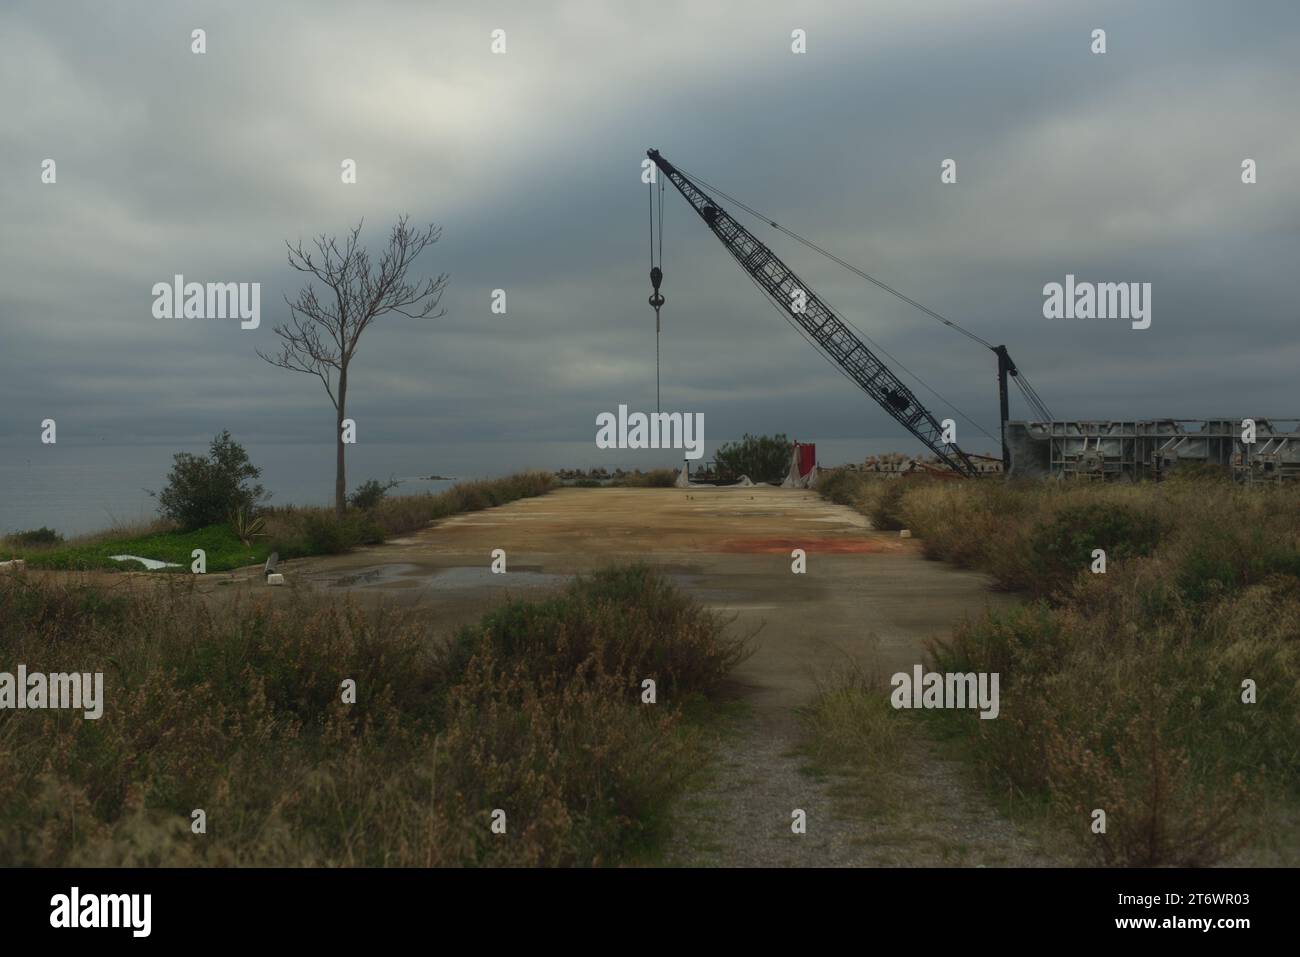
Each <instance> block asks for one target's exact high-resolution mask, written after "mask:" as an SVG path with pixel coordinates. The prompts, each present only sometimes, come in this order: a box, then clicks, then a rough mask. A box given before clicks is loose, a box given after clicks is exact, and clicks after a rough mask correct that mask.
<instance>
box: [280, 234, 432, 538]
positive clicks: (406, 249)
mask: <svg viewBox="0 0 1300 957" xmlns="http://www.w3.org/2000/svg"><path fill="white" fill-rule="evenodd" d="M408 220H409V217H407V216H402V217H401V218H399V219H398V220H397V225H395V226H394V227H393V231H392V233H391V234H390V235H389V237H388V246H387V248H385V249H384V251H383V253H382V254H381V255H380V257H379V263H378V268H377V269H376V268H374V267H373V266H372V263H371V260H370V254H369V253H368V252H367V251H366V249H365V248H364V247H363V246H362V245H361V244H360V241H359V240H360V236H361V225H362V224H361V223H357V225H356V226H355V227H354V228H353V229H352V230H350V231H349V232H348V234H347V236H346V237H344V238H343V240H342V243H341V245H340V241H339V240H337V239H334V238H330V237H327V236H324V235H321V236H318V237H317V238H316V240H315V242H314V246H315V251H314V252H313V251H311V250H308V249H304V248H303V244H302V240H299V241H298V244H297V245H296V246H294V245H290V244H289V243H288V242H286V243H285V246H287V247H288V250H289V265H290V266H292V267H293V268H294V269H296V270H297V271H298V272H302V273H307V274H309V275H310V276H313V277H315V278H316V279H318V280H320V282H321V283H322V284H323V285H324V286H325V287H326V291H325V292H324V293H323V294H322V296H323V300H324V301H322V298H320V297H317V295H316V288H315V286H314V285H313V284H312V283H311V282H310V281H309V282H308V284H307V286H306V287H304V288H303V289H302V290H301V291H299V293H298V298H297V300H290V299H289V297H288V296H286V297H285V300H284V301H285V303H286V304H287V305H288V306H289V316H290V321H289V322H288V323H287V324H286V325H280V326H276V327H275V334H276V335H277V336H279V337H280V339H281V344H280V352H279V354H278V355H274V356H271V355H267V354H266V353H264V352H262V351H261V350H260V349H259V350H258V351H257V354H258V355H259V356H261V357H262V358H263V359H265V360H266V361H267V362H269V363H271V365H274V366H279V367H280V368H281V369H289V370H290V371H293V372H307V373H310V374H311V375H314V376H317V377H319V378H320V380H321V382H322V383H324V385H325V391H326V393H328V394H329V397H330V401H331V402H332V403H334V411H335V413H336V416H335V419H336V421H335V430H334V441H335V442H336V443H337V446H338V460H337V470H336V472H335V476H334V510H335V511H336V512H337V513H338V515H339V516H342V515H343V510H344V508H345V507H346V505H347V485H346V481H345V467H344V456H343V448H344V446H343V420H344V419H345V418H346V417H347V415H346V412H345V411H344V410H345V408H346V405H347V397H348V366H349V365H351V363H352V358H353V356H355V355H356V351H357V343H358V342H359V341H360V339H361V333H363V332H365V331H366V330H367V329H369V328H370V324H371V323H373V322H374V321H375V320H376V319H378V318H379V317H380V316H382V315H384V314H385V313H389V312H396V313H399V314H400V315H403V316H407V317H408V318H411V319H426V318H428V319H436V318H438V317H439V316H442V315H444V313H445V310H442V309H440V308H439V307H438V303H439V301H440V300H441V299H442V293H443V290H444V289H445V288H446V286H447V274H446V273H440V274H439V275H438V276H437V277H435V278H433V279H427V280H425V281H424V282H417V283H411V282H408V281H407V278H406V274H407V270H408V269H410V267H411V264H412V263H413V262H414V261H415V260H416V258H417V257H418V256H419V255H420V253H422V252H424V250H425V249H427V248H428V247H430V246H432V245H433V244H434V243H436V242H437V241H438V240H439V239H441V238H442V229H441V228H440V227H438V226H434V225H432V224H430V225H429V226H428V227H427V228H425V229H422V230H417V229H412V228H411V226H410V225H409V224H408Z"/></svg>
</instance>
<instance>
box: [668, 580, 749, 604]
mask: <svg viewBox="0 0 1300 957" xmlns="http://www.w3.org/2000/svg"><path fill="white" fill-rule="evenodd" d="M665 577H666V578H667V579H668V580H669V581H670V582H672V583H673V584H674V585H676V586H677V587H678V588H680V589H681V590H682V591H684V592H686V593H687V594H688V595H690V596H691V597H693V598H697V599H699V600H700V601H701V602H703V603H705V604H716V603H719V602H734V601H735V600H736V599H738V598H743V597H744V592H739V591H735V590H733V589H730V588H706V587H704V586H703V584H702V582H703V581H704V580H705V577H704V576H703V575H692V574H688V573H682V572H668V573H667V574H666V576H665Z"/></svg>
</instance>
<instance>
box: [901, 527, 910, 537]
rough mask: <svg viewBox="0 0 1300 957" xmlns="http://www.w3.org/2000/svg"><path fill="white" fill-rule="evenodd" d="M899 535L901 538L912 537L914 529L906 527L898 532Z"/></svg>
mask: <svg viewBox="0 0 1300 957" xmlns="http://www.w3.org/2000/svg"><path fill="white" fill-rule="evenodd" d="M898 537H899V538H911V537H912V530H911V529H910V528H905V529H903V530H902V531H900V532H899V533H898Z"/></svg>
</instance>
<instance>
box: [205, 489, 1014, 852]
mask: <svg viewBox="0 0 1300 957" xmlns="http://www.w3.org/2000/svg"><path fill="white" fill-rule="evenodd" d="M498 548H499V549H504V551H505V553H506V562H507V573H506V574H504V575H494V574H491V572H490V565H491V561H492V558H491V556H492V552H493V550H494V549H498ZM795 548H802V549H803V550H804V551H805V552H806V553H807V572H806V574H801V575H797V574H793V573H792V571H791V561H792V559H791V551H792V550H793V549H795ZM632 560H643V561H647V562H650V563H653V564H655V565H657V566H659V567H660V568H661V569H662V570H663V571H665V572H666V573H667V574H669V575H670V576H671V577H672V578H673V579H674V580H675V581H676V582H677V583H678V584H680V585H681V586H682V587H684V588H686V589H687V590H689V591H690V592H691V593H693V594H694V595H696V596H697V597H698V598H699V599H700V600H701V601H702V602H704V603H705V604H707V605H709V606H711V607H713V608H717V609H720V610H724V611H727V612H730V613H732V614H734V615H735V616H736V625H735V627H737V628H739V629H742V630H743V631H745V632H749V631H755V630H757V634H756V636H755V638H754V644H755V653H754V654H753V656H752V657H750V658H749V660H747V661H746V662H745V663H744V664H742V665H741V666H740V667H739V668H738V669H737V671H736V672H735V675H734V678H735V681H734V687H733V688H732V689H731V690H732V691H733V692H734V694H735V695H736V697H737V698H738V699H739V701H740V702H742V708H741V709H740V710H741V712H742V715H743V716H742V717H740V718H738V719H737V720H736V722H735V725H736V726H735V728H734V729H733V730H732V732H731V733H730V734H729V735H728V736H727V738H726V739H725V740H724V744H723V746H722V748H721V753H720V755H719V762H718V773H717V775H716V777H715V780H714V781H713V782H712V783H711V784H709V785H707V786H705V787H704V788H703V789H701V790H700V791H699V792H698V793H696V794H694V795H692V796H691V797H690V798H689V799H688V800H687V801H685V802H683V803H684V809H683V811H682V818H683V820H682V822H681V823H682V826H681V828H680V830H681V831H682V834H683V837H682V838H681V839H680V841H679V842H678V845H677V846H675V847H674V848H673V849H672V850H671V852H670V854H669V857H668V862H669V863H673V864H695V865H701V864H703V865H793V866H800V865H812V866H821V865H862V864H868V865H870V864H918V863H922V864H925V863H989V864H1002V863H1008V864H1009V863H1016V864H1024V863H1034V862H1035V858H1034V855H1033V854H1032V853H1031V852H1030V851H1029V849H1028V848H1027V847H1026V846H1025V844H1024V842H1023V840H1022V839H1020V838H1018V837H1017V836H1016V834H1015V833H1014V829H1012V828H1010V826H1009V825H1007V823H1006V822H1005V821H1001V820H1000V819H998V817H997V815H996V814H995V813H994V812H993V811H992V810H991V809H990V808H989V807H988V806H987V804H986V803H985V802H983V801H982V800H981V799H979V798H978V797H975V796H973V795H972V794H971V789H970V788H969V787H968V785H967V782H966V781H965V780H964V779H963V778H962V776H961V774H960V772H959V771H958V770H957V769H956V767H955V766H953V765H952V764H951V763H949V762H945V761H944V760H943V759H942V758H940V757H938V756H937V754H935V753H934V750H933V747H932V745H931V744H930V743H928V742H925V741H923V740H918V741H917V743H916V747H915V749H914V750H915V752H916V753H915V761H914V762H913V763H912V765H911V766H909V767H908V768H907V769H906V771H905V772H902V771H900V774H899V775H898V776H897V777H898V778H899V779H900V781H902V783H903V788H904V790H903V792H900V791H899V781H895V783H894V784H893V785H892V786H891V788H892V790H893V792H894V793H895V797H896V799H897V797H898V794H899V793H902V794H903V795H904V796H903V798H902V799H901V802H900V801H899V800H895V804H899V803H901V804H903V805H906V807H904V808H903V809H902V810H901V811H900V810H898V809H897V808H896V809H895V811H894V812H891V815H890V816H889V819H888V820H875V819H871V820H865V819H863V818H861V817H860V816H859V817H858V818H856V819H855V818H853V817H852V816H851V815H849V816H846V815H845V814H843V813H841V811H840V807H839V805H840V804H842V802H839V801H837V800H835V799H834V798H833V797H832V789H831V786H830V784H829V783H828V782H818V781H816V780H814V779H812V778H810V777H809V776H808V775H807V774H806V773H803V770H802V764H803V762H802V761H801V760H800V759H799V758H798V757H797V756H796V755H794V754H793V750H794V748H795V747H796V746H797V743H798V739H799V722H798V712H797V709H798V707H799V706H800V705H803V704H805V703H806V702H807V701H808V700H809V699H810V697H811V696H812V695H813V693H814V690H815V687H816V682H817V680H818V678H824V677H826V676H827V675H828V674H829V673H830V672H831V671H833V670H834V669H835V668H836V667H837V666H841V665H843V664H844V663H846V662H849V661H853V662H856V663H859V664H862V665H865V666H867V667H869V668H874V669H876V670H878V671H879V672H881V673H883V674H884V675H889V674H892V673H894V672H895V671H903V670H910V669H911V667H912V665H914V664H916V663H918V662H920V661H921V660H922V659H921V654H922V649H923V645H924V643H925V641H926V639H928V638H930V637H933V636H941V635H946V634H948V633H949V632H950V630H951V627H952V625H953V623H954V621H956V620H957V619H959V618H961V617H962V616H963V615H966V614H977V613H978V612H979V611H981V610H982V609H983V608H984V607H986V606H989V605H998V604H1005V603H1007V602H1009V599H1007V598H1006V597H1005V596H1002V595H999V594H997V593H995V592H991V591H989V590H988V588H987V584H986V580H985V579H984V577H983V576H981V575H979V574H976V573H973V572H963V571H959V570H956V569H953V568H952V567H951V566H948V565H944V564H941V563H937V562H929V561H926V560H925V559H923V558H922V557H921V553H920V547H919V545H918V544H917V543H916V541H915V540H904V539H900V538H899V537H898V535H897V533H896V532H877V531H874V530H872V529H871V528H870V527H869V526H868V523H867V521H866V519H865V518H864V517H863V516H861V515H860V514H858V513H856V512H854V511H852V510H851V509H848V508H845V507H841V506H837V505H832V504H829V503H827V502H825V501H824V500H823V499H821V498H820V497H819V496H818V495H817V494H816V493H814V492H809V491H794V490H785V489H776V488H771V487H757V488H730V489H713V488H704V489H689V490H688V489H616V488H610V489H562V490H559V491H556V492H554V493H551V494H549V495H546V496H543V497H541V498H533V499H524V500H521V501H518V502H514V503H512V504H510V505H506V506H503V507H501V508H496V509H490V510H488V511H484V512H475V513H471V514H467V515H461V516H456V517H453V518H450V519H447V520H444V521H441V522H439V523H437V524H436V525H434V526H433V527H431V528H429V529H426V530H424V531H421V532H419V533H416V534H414V535H412V536H410V537H408V538H404V539H399V540H395V541H391V542H388V543H386V544H384V545H382V546H378V547H374V548H368V549H363V550H361V551H357V552H354V553H351V554H348V555H343V556H337V557H329V558H317V559H307V560H302V561H296V562H290V563H286V564H285V565H284V566H283V570H284V572H285V573H286V575H287V577H288V578H289V579H290V582H291V584H292V585H294V586H295V587H304V586H308V587H314V588H318V589H322V590H326V591H333V590H336V589H346V590H348V591H349V592H351V593H352V594H353V595H354V596H358V597H361V598H362V599H363V600H367V599H368V597H374V598H376V599H382V600H385V601H392V600H396V601H399V602H402V603H411V604H416V605H419V606H421V607H427V608H428V609H429V610H430V612H431V613H432V614H434V615H436V616H437V620H438V622H439V623H440V624H442V625H444V626H446V627H447V628H451V627H454V626H456V625H459V624H462V623H465V622H469V621H472V620H474V619H476V618H477V617H478V616H479V615H480V614H481V613H482V612H483V611H484V610H486V609H488V608H490V607H492V606H493V605H494V604H495V603H497V602H498V601H500V600H501V598H502V597H503V596H504V595H505V594H507V593H513V594H516V595H528V594H539V593H540V592H541V590H543V589H545V588H548V587H554V586H555V585H558V584H559V583H561V582H563V581H564V580H565V578H566V577H567V576H570V575H572V574H574V573H578V572H584V571H590V570H592V569H596V568H599V567H601V566H604V565H607V564H610V563H611V562H617V561H632ZM239 577H245V578H246V580H247V584H246V586H245V587H251V588H254V589H257V590H259V591H260V590H261V589H265V588H266V586H265V585H262V584H261V582H260V576H257V575H248V576H239ZM205 584H206V583H205ZM273 591H276V592H279V591H280V590H279V589H274V590H273ZM281 594H283V593H281ZM277 597H278V596H277ZM903 779H905V780H903ZM882 786H883V785H882ZM794 808H802V809H804V810H805V811H807V813H808V820H809V824H808V833H807V834H806V835H803V836H795V835H793V834H792V832H791V829H790V820H791V818H790V814H791V810H792V809H794Z"/></svg>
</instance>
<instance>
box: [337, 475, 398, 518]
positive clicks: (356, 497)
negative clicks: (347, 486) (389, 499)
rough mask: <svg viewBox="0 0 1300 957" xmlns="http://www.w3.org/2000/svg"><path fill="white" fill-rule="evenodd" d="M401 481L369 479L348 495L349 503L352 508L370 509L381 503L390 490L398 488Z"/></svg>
mask: <svg viewBox="0 0 1300 957" xmlns="http://www.w3.org/2000/svg"><path fill="white" fill-rule="evenodd" d="M400 484H401V483H400V482H398V481H396V480H395V479H389V480H388V481H387V482H381V481H379V480H378V479H367V480H366V481H364V482H362V483H361V484H360V485H358V486H357V488H356V490H355V491H354V492H353V493H352V494H351V495H349V496H348V505H349V506H350V507H351V508H359V509H361V510H362V511H369V510H370V509H373V508H375V507H377V506H378V505H379V503H380V502H382V501H383V500H384V497H385V496H386V495H388V492H389V490H391V489H395V488H397V486H398V485H400Z"/></svg>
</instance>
